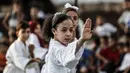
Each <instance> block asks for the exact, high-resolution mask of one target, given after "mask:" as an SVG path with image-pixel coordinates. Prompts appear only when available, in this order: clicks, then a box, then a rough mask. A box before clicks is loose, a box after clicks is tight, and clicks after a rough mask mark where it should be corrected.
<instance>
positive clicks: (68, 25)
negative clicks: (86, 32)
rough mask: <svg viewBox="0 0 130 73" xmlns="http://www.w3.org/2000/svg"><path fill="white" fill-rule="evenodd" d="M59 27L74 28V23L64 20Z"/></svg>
mask: <svg viewBox="0 0 130 73" xmlns="http://www.w3.org/2000/svg"><path fill="white" fill-rule="evenodd" d="M58 27H60V28H63V27H67V28H72V27H73V22H72V20H70V19H67V20H64V21H63V22H62V23H60V24H59V25H58Z"/></svg>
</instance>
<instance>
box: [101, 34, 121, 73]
mask: <svg viewBox="0 0 130 73" xmlns="http://www.w3.org/2000/svg"><path fill="white" fill-rule="evenodd" d="M100 56H102V57H103V60H102V61H103V64H102V65H101V66H102V70H101V71H102V72H106V73H113V72H114V71H115V70H116V67H117V65H118V63H119V57H120V54H119V50H118V49H117V37H115V36H111V37H110V38H109V44H108V48H106V49H102V50H101V51H100Z"/></svg>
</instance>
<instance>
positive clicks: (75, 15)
mask: <svg viewBox="0 0 130 73" xmlns="http://www.w3.org/2000/svg"><path fill="white" fill-rule="evenodd" d="M62 13H64V14H66V15H68V16H70V17H71V18H72V20H73V22H74V28H75V29H76V30H75V31H76V34H75V37H76V38H79V36H81V29H82V28H83V24H84V23H83V21H82V20H81V19H80V18H79V8H78V7H76V6H72V5H71V4H69V3H66V4H65V6H64V9H63V11H62Z"/></svg>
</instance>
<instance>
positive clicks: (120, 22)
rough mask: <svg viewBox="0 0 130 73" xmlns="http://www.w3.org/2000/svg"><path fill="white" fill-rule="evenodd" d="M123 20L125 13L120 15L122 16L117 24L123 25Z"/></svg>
mask: <svg viewBox="0 0 130 73" xmlns="http://www.w3.org/2000/svg"><path fill="white" fill-rule="evenodd" d="M125 18H126V15H125V13H122V15H121V16H120V18H119V19H118V24H122V23H125Z"/></svg>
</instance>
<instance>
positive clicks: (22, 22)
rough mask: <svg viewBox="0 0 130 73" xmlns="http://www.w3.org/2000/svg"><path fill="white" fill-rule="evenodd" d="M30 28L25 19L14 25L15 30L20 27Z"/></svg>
mask: <svg viewBox="0 0 130 73" xmlns="http://www.w3.org/2000/svg"><path fill="white" fill-rule="evenodd" d="M27 28H30V26H29V24H28V23H27V22H26V21H20V22H19V23H18V25H17V27H16V31H19V30H20V29H24V30H25V29H27Z"/></svg>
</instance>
